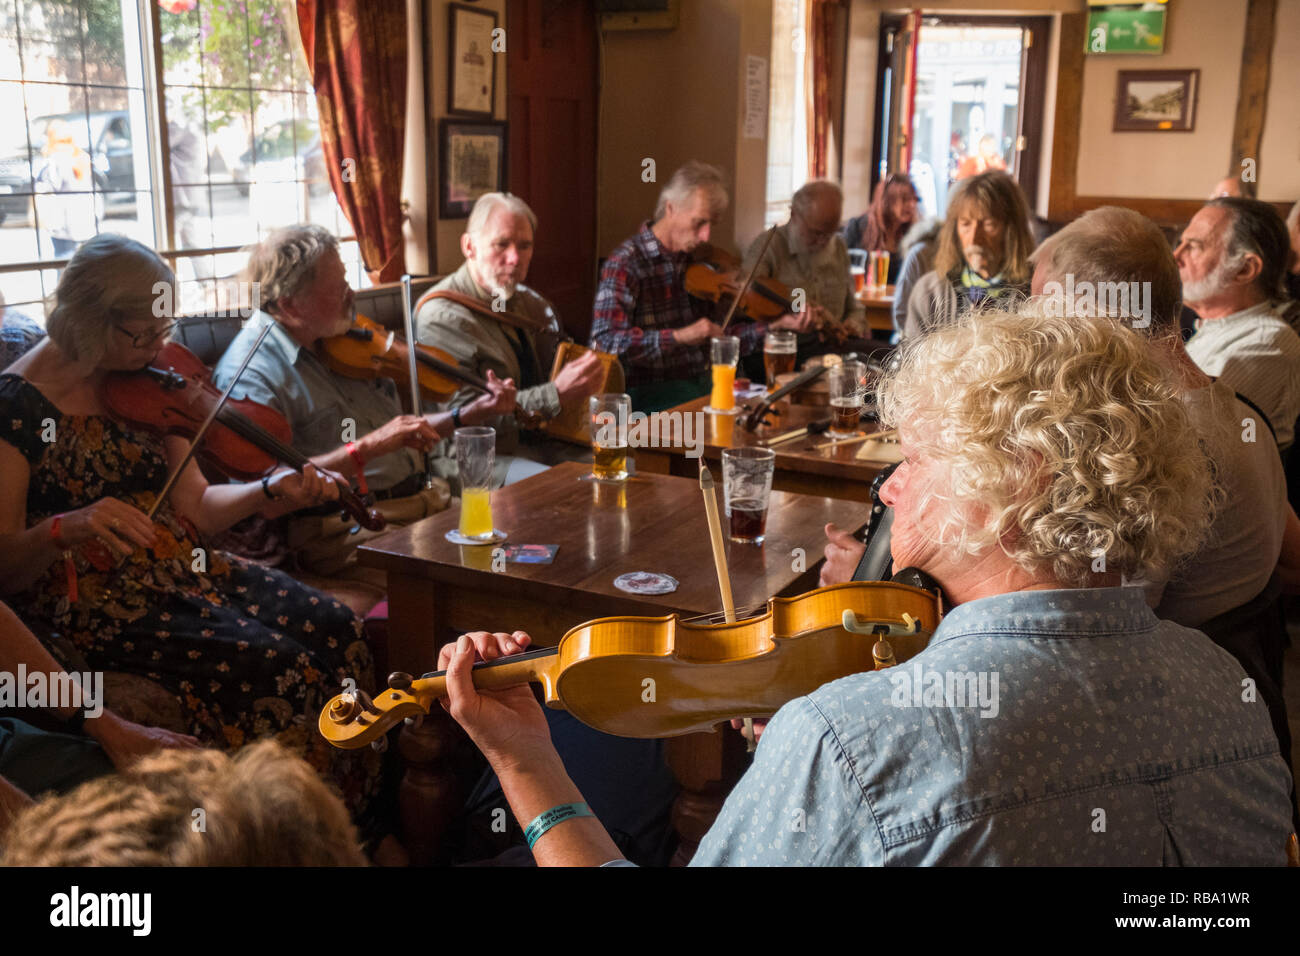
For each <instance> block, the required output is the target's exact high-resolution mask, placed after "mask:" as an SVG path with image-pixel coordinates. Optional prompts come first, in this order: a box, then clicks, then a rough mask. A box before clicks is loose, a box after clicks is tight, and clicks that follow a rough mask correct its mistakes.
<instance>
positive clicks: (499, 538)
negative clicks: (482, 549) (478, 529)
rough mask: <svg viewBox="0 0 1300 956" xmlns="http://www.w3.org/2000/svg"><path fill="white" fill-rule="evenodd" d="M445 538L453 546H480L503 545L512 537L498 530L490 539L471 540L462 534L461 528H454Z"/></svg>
mask: <svg viewBox="0 0 1300 956" xmlns="http://www.w3.org/2000/svg"><path fill="white" fill-rule="evenodd" d="M443 537H444V538H446V539H447V540H448V541H450V542H451V543H452V544H467V545H480V544H501V543H502V542H503V541H505V540H506V538H508V537H510V536H509V535H508V534H506V533H505V532H504V531H499V530H498V531H493V532H492V536H491V537H490V538H483V539H479V538H470V537H467V536H466V535H463V534H461V533H460V529H459V528H452V529H451V530H450V531H448V532H447V533H446V534H445V535H443Z"/></svg>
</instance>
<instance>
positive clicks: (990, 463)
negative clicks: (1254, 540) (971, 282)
mask: <svg viewBox="0 0 1300 956" xmlns="http://www.w3.org/2000/svg"><path fill="white" fill-rule="evenodd" d="M879 405H880V412H881V419H882V421H885V422H888V423H889V424H890V425H897V426H898V427H899V429H900V437H901V438H902V439H903V441H905V442H906V443H907V444H908V445H909V446H911V447H912V448H914V449H915V450H916V451H917V452H918V453H920V454H922V455H925V456H926V457H928V458H930V459H931V460H932V461H933V462H934V463H935V464H937V465H938V466H939V467H938V469H937V472H938V474H939V475H941V476H942V477H940V478H938V479H936V480H935V481H934V482H933V484H932V486H931V488H929V489H928V490H925V491H923V492H922V495H923V497H922V501H921V503H920V505H919V507H920V508H921V509H923V510H929V509H934V510H933V512H932V513H933V514H934V516H935V518H936V519H937V527H938V529H939V530H938V533H937V537H938V543H940V544H942V545H943V546H945V547H955V548H957V549H958V550H959V553H963V554H970V555H974V554H978V553H980V552H982V551H983V550H984V549H986V548H988V547H989V546H991V545H995V544H996V545H998V546H1000V547H1001V548H1002V549H1003V551H1004V552H1005V553H1006V554H1007V555H1008V556H1009V557H1010V558H1012V559H1013V560H1014V561H1015V562H1016V564H1018V565H1019V566H1020V567H1021V568H1023V569H1024V570H1025V571H1027V572H1029V573H1031V574H1036V575H1042V574H1044V573H1047V574H1050V575H1051V576H1053V577H1054V578H1055V579H1056V580H1057V581H1059V582H1061V583H1062V584H1063V585H1067V586H1072V587H1088V586H1095V585H1096V582H1097V580H1098V579H1097V578H1096V576H1095V572H1094V570H1093V568H1094V565H1095V564H1096V562H1097V559H1098V557H1099V556H1104V559H1105V563H1104V569H1105V570H1106V571H1111V572H1113V571H1118V572H1121V573H1122V574H1124V575H1125V576H1127V577H1130V578H1131V577H1140V576H1144V575H1153V574H1156V573H1157V572H1158V571H1159V570H1160V569H1167V568H1170V567H1174V566H1175V565H1176V564H1177V563H1178V561H1179V560H1180V559H1181V558H1183V557H1185V556H1187V555H1189V554H1191V553H1192V552H1193V551H1194V550H1195V549H1196V547H1197V545H1198V544H1199V543H1200V541H1201V539H1202V538H1203V536H1204V534H1205V531H1206V528H1207V526H1208V525H1209V521H1210V517H1211V515H1212V514H1213V510H1214V507H1215V504H1216V496H1217V492H1216V490H1215V486H1214V482H1213V479H1212V475H1211V470H1210V464H1209V461H1208V459H1207V457H1206V455H1205V453H1204V452H1203V451H1202V449H1201V446H1200V444H1199V442H1198V440H1197V438H1198V436H1197V434H1196V432H1195V431H1194V429H1193V426H1192V424H1191V421H1190V419H1189V418H1188V416H1187V412H1186V411H1185V410H1184V407H1183V404H1182V402H1181V401H1179V399H1178V387H1177V385H1176V383H1174V382H1173V381H1172V380H1171V378H1170V377H1169V375H1168V374H1167V373H1166V371H1165V370H1164V368H1163V366H1161V365H1160V364H1159V363H1158V361H1157V360H1156V358H1155V356H1154V355H1153V354H1152V352H1151V348H1150V344H1149V343H1148V341H1147V340H1146V339H1144V338H1142V337H1141V336H1139V335H1138V334H1136V333H1134V332H1132V331H1130V330H1128V329H1126V328H1123V327H1121V326H1120V325H1119V324H1118V323H1116V322H1115V321H1114V320H1112V319H1108V318H1079V317H1074V318H1066V317H1054V316H1051V315H1048V314H1043V312H1042V310H1041V309H1040V308H1038V307H1037V305H1036V303H1035V302H1033V301H1031V302H1028V303H1025V304H1024V305H1023V307H1022V308H1021V309H1020V310H1019V311H1017V312H1014V313H1011V312H986V313H984V314H983V315H981V316H979V317H978V318H976V317H974V316H967V317H965V318H964V319H962V320H961V321H959V322H958V323H956V324H955V325H952V326H948V327H944V328H941V329H938V330H936V331H934V332H931V333H930V334H928V335H925V336H923V337H921V338H919V339H917V340H915V341H913V342H911V343H909V344H908V345H907V346H906V347H905V348H904V350H903V354H902V355H901V357H900V362H899V364H898V366H897V367H896V369H895V370H894V371H893V372H891V373H890V374H888V375H887V376H886V377H885V379H884V380H883V381H882V383H881V386H880V391H879ZM1098 570H1100V568H1099V569H1098Z"/></svg>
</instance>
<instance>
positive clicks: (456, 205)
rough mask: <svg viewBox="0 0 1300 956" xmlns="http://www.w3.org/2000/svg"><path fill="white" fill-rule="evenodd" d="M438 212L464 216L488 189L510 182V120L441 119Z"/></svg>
mask: <svg viewBox="0 0 1300 956" xmlns="http://www.w3.org/2000/svg"><path fill="white" fill-rule="evenodd" d="M438 170H439V174H440V177H441V182H442V188H441V189H440V190H439V191H438V215H439V217H440V218H442V219H464V218H465V217H466V216H468V215H469V211H470V209H471V208H472V207H473V205H474V201H475V200H476V199H478V197H479V196H482V195H483V194H484V193H491V192H502V191H503V190H504V189H505V183H506V124H505V123H483V122H462V121H461V120H450V119H444V120H440V121H439V123H438Z"/></svg>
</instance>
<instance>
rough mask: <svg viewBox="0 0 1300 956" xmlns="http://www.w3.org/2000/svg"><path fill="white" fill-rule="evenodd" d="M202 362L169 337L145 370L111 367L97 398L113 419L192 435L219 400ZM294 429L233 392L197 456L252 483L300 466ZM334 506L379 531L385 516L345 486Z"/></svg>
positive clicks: (303, 462)
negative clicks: (285, 467)
mask: <svg viewBox="0 0 1300 956" xmlns="http://www.w3.org/2000/svg"><path fill="white" fill-rule="evenodd" d="M221 394H222V393H221V390H220V389H218V388H217V387H216V386H215V385H213V384H212V380H211V374H210V373H209V371H208V367H207V366H206V365H204V364H203V362H202V360H201V359H199V357H198V356H197V355H195V354H194V353H193V352H191V351H190V350H189V349H187V348H185V346H183V345H181V344H180V343H179V342H168V343H167V344H166V345H164V346H163V347H162V349H161V350H160V351H159V353H158V356H157V357H156V358H155V359H154V360H153V363H152V364H150V365H149V366H148V367H147V368H144V369H141V370H140V371H138V372H112V373H110V374H108V375H106V376H105V377H104V381H103V384H102V385H101V387H100V397H101V399H102V401H103V402H104V407H105V408H107V409H108V411H109V414H111V415H112V416H113V417H114V418H117V419H119V420H121V421H125V422H127V423H129V424H131V425H133V426H135V427H137V428H142V429H145V430H146V431H151V432H153V433H155V434H160V435H180V436H182V437H184V438H189V439H193V438H194V437H195V436H196V434H197V433H198V431H199V428H200V427H201V426H202V425H203V423H204V422H205V421H206V420H207V418H208V415H209V414H210V413H211V412H212V409H213V408H215V407H216V405H217V402H218V401H220V399H221ZM292 439H293V430H292V429H291V428H290V427H289V423H288V422H287V421H285V419H284V416H282V415H281V414H280V413H279V412H277V411H276V410H275V409H273V408H268V407H267V406H265V405H262V404H261V403H259V402H255V401H252V400H251V399H236V398H235V397H234V396H233V395H232V396H231V397H230V398H228V399H227V400H226V403H225V404H224V405H223V406H222V407H221V410H220V411H219V412H218V413H217V417H216V419H215V420H214V421H213V422H212V425H211V427H209V428H208V430H207V432H206V433H204V435H203V441H202V443H201V444H200V446H199V448H198V450H197V455H198V457H199V458H201V459H202V460H203V461H205V462H207V463H208V464H209V465H211V466H212V467H214V468H216V469H217V470H218V471H220V472H221V473H222V474H224V475H228V476H230V477H231V478H235V479H237V480H239V481H253V480H254V479H256V478H259V477H261V476H262V475H264V474H266V473H267V472H268V471H270V470H271V469H272V468H274V467H275V466H276V465H277V464H279V463H281V462H283V463H284V464H286V465H289V466H290V467H291V468H293V469H295V470H297V471H302V469H303V467H304V466H305V465H306V464H307V463H308V459H307V458H306V457H305V456H304V455H302V454H301V453H299V452H298V451H296V450H295V449H294V448H293V446H292V445H291V444H290V442H291V441H292ZM339 506H340V507H341V508H343V509H344V510H345V511H347V512H348V514H350V515H351V516H352V517H353V518H354V519H355V520H356V521H357V522H358V523H359V524H361V525H362V527H365V528H367V529H370V530H373V531H382V530H383V529H384V527H385V524H386V522H385V521H384V517H383V515H381V514H379V512H377V511H375V510H374V509H373V508H370V507H368V506H367V505H366V504H365V503H364V502H363V501H362V500H361V499H360V498H359V497H357V495H356V494H355V493H354V492H353V491H352V489H351V488H348V487H346V486H343V485H340V487H339Z"/></svg>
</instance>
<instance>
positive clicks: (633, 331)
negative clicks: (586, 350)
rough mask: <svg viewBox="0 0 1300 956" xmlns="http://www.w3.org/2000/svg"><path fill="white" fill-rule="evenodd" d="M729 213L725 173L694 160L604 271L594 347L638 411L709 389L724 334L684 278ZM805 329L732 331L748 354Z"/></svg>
mask: <svg viewBox="0 0 1300 956" xmlns="http://www.w3.org/2000/svg"><path fill="white" fill-rule="evenodd" d="M726 208H727V191H726V189H725V188H724V187H723V184H722V171H721V170H720V169H718V168H717V167H716V166H710V165H708V164H706V163H701V162H698V161H696V160H691V161H690V162H688V163H686V164H685V165H684V166H682V167H681V168H680V169H678V170H677V171H676V172H675V173H673V175H672V178H671V179H669V180H668V182H667V183H666V184H665V185H664V188H663V190H662V192H660V194H659V202H658V205H657V206H656V207H655V217H654V219H653V220H650V221H647V222H644V223H642V224H641V228H640V230H639V231H638V232H637V234H636V235H635V236H632V237H631V238H630V239H627V240H626V241H624V242H623V243H622V245H620V246H619V247H618V248H617V249H615V250H614V251H613V252H611V253H610V255H609V258H608V259H606V260H605V265H604V267H603V268H602V269H601V272H600V285H599V287H598V288H597V290H596V302H595V306H594V308H593V311H592V323H591V346H592V348H598V349H600V350H601V351H603V352H609V353H610V354H612V355H616V356H618V358H619V360H620V361H621V362H622V363H623V368H624V370H625V372H626V373H627V386H628V389H627V390H628V393H629V394H630V395H631V396H632V404H633V405H634V407H636V408H637V410H639V411H645V412H653V411H661V410H663V409H665V408H671V407H672V406H673V405H677V404H679V403H681V402H685V401H689V400H690V399H693V398H698V397H699V396H700V395H701V394H703V393H704V392H707V391H708V389H709V339H710V338H712V337H714V336H717V335H721V334H722V328H721V327H720V326H719V325H718V324H717V323H716V322H714V321H713V320H712V319H711V318H708V317H703V318H696V316H695V306H694V305H693V304H692V300H691V298H690V296H688V295H687V293H686V286H685V284H684V282H683V276H684V274H685V272H686V267H687V266H688V265H689V264H690V262H691V259H692V253H694V252H696V250H698V249H700V248H701V247H704V246H706V245H707V244H708V242H709V240H710V238H711V236H712V230H713V227H714V226H715V225H716V224H717V221H718V217H719V216H721V215H722V212H723V210H725V209H726ZM846 272H847V266H846ZM800 326H801V322H800V320H798V319H795V318H793V317H792V316H788V315H787V316H783V317H782V318H781V319H779V320H777V321H776V322H774V323H772V324H771V325H770V326H767V327H765V326H763V325H761V324H759V323H751V322H738V323H736V324H735V325H734V326H732V327H731V328H729V329H728V332H731V333H732V334H734V335H736V336H737V337H739V339H740V352H741V354H742V355H748V354H750V353H752V352H757V351H759V350H761V349H762V347H763V335H764V333H765V331H766V328H796V329H797V328H799V327H800ZM733 330H734V332H733Z"/></svg>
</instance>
